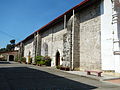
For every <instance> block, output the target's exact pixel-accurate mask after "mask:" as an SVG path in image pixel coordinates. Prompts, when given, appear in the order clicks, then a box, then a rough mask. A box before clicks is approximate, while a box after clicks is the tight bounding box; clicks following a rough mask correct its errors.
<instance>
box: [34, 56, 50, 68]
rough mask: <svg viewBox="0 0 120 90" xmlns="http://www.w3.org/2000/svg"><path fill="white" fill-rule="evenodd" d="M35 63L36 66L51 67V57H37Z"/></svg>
mask: <svg viewBox="0 0 120 90" xmlns="http://www.w3.org/2000/svg"><path fill="white" fill-rule="evenodd" d="M35 61H36V64H40V65H46V66H51V58H50V57H49V56H45V57H43V56H36V57H35Z"/></svg>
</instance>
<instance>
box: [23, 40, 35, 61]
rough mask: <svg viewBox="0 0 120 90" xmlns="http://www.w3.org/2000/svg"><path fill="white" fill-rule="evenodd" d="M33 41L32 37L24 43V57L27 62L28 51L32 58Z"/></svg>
mask: <svg viewBox="0 0 120 90" xmlns="http://www.w3.org/2000/svg"><path fill="white" fill-rule="evenodd" d="M33 41H34V39H30V40H28V41H26V42H25V43H24V57H25V58H26V61H27V62H28V56H29V53H30V56H31V57H32V58H34V50H33V48H34V46H33Z"/></svg>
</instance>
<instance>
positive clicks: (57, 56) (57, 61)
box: [56, 51, 60, 66]
mask: <svg viewBox="0 0 120 90" xmlns="http://www.w3.org/2000/svg"><path fill="white" fill-rule="evenodd" d="M58 65H60V53H59V51H57V53H56V66H58Z"/></svg>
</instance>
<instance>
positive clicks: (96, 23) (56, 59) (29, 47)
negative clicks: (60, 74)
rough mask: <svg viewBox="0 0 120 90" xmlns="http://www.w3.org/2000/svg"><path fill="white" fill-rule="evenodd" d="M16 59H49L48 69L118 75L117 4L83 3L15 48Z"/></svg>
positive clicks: (101, 0)
mask: <svg viewBox="0 0 120 90" xmlns="http://www.w3.org/2000/svg"><path fill="white" fill-rule="evenodd" d="M17 45H18V46H19V47H20V49H19V56H20V57H26V58H27V61H28V55H29V53H30V55H31V57H32V58H33V62H34V57H35V56H37V55H42V56H46V55H48V56H50V57H51V58H52V62H51V66H52V67H53V66H58V65H63V66H66V67H70V68H71V69H75V68H80V69H83V70H86V69H89V70H110V71H115V72H118V73H120V2H119V0H84V1H83V2H81V3H80V4H78V5H77V6H75V7H73V8H72V9H70V10H68V11H67V12H65V13H64V14H62V15H61V16H59V17H57V18H56V19H54V20H53V21H51V22H49V23H48V24H46V25H45V26H43V27H42V28H40V29H39V30H38V31H36V32H34V33H33V34H31V35H30V36H28V37H27V38H26V39H24V40H23V41H21V42H19V43H18V44H17Z"/></svg>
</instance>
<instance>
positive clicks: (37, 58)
mask: <svg viewBox="0 0 120 90" xmlns="http://www.w3.org/2000/svg"><path fill="white" fill-rule="evenodd" d="M41 60H43V56H36V57H35V62H36V63H37V62H38V61H41Z"/></svg>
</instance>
